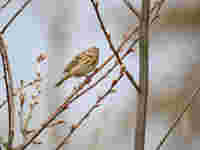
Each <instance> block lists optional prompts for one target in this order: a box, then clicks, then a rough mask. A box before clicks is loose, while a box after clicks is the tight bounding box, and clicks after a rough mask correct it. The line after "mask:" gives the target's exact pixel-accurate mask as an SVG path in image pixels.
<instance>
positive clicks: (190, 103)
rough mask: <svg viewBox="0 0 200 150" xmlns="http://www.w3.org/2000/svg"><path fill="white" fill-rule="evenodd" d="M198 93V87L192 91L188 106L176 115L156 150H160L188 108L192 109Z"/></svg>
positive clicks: (199, 90)
mask: <svg viewBox="0 0 200 150" xmlns="http://www.w3.org/2000/svg"><path fill="white" fill-rule="evenodd" d="M199 92H200V87H198V88H196V89H195V90H194V92H193V93H192V95H191V96H190V98H189V102H188V104H187V105H186V106H185V107H184V109H183V111H182V112H181V113H180V114H179V115H178V117H177V118H176V119H175V120H174V122H173V123H172V125H171V126H170V128H169V129H168V131H167V133H166V134H165V135H164V137H163V138H162V139H161V140H160V143H159V144H158V146H157V147H156V150H160V148H161V146H162V145H163V144H164V143H165V142H166V140H167V138H168V137H169V135H170V134H171V133H172V131H173V130H174V129H175V128H176V126H177V125H178V123H179V122H180V121H181V119H182V118H183V115H184V114H185V112H187V111H188V110H189V108H191V107H192V104H193V103H194V100H195V98H194V97H196V96H197V95H198V94H199Z"/></svg>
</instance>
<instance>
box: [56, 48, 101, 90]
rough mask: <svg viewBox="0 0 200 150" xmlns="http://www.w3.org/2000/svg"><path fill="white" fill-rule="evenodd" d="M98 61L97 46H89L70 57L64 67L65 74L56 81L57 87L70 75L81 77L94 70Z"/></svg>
mask: <svg viewBox="0 0 200 150" xmlns="http://www.w3.org/2000/svg"><path fill="white" fill-rule="evenodd" d="M98 62H99V48H96V47H91V48H88V49H87V50H85V51H83V52H81V53H80V54H78V55H77V56H75V57H73V58H72V61H71V62H70V63H69V64H67V65H66V66H65V68H64V72H63V73H64V74H65V76H64V77H63V78H62V79H61V80H60V81H58V82H57V83H56V87H59V86H60V85H61V84H62V83H63V82H64V81H65V80H67V79H69V78H71V77H83V76H86V75H87V74H88V73H90V72H92V71H94V70H95V68H96V66H97V64H98Z"/></svg>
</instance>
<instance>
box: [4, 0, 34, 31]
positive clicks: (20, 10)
mask: <svg viewBox="0 0 200 150" xmlns="http://www.w3.org/2000/svg"><path fill="white" fill-rule="evenodd" d="M31 1H32V0H27V1H26V2H25V3H24V5H23V6H22V7H21V8H20V9H19V10H18V11H17V12H16V13H15V15H14V16H13V17H12V18H11V19H10V20H9V21H8V23H7V24H6V25H5V26H4V27H3V29H2V31H1V34H4V33H5V31H6V30H7V28H8V27H9V26H10V25H11V24H12V22H13V21H14V20H15V18H16V17H17V16H18V15H19V14H20V13H21V12H23V10H24V8H25V7H26V6H27V5H28V4H29V3H31Z"/></svg>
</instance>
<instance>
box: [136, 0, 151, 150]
mask: <svg viewBox="0 0 200 150" xmlns="http://www.w3.org/2000/svg"><path fill="white" fill-rule="evenodd" d="M141 12H142V14H141V20H140V32H139V36H140V37H141V39H140V41H139V48H140V50H139V59H140V75H139V77H140V79H139V83H140V90H141V92H140V93H138V101H137V112H136V132H135V142H134V143H135V148H134V149H135V150H144V145H145V129H146V113H147V101H148V89H149V87H148V86H149V85H148V82H149V54H148V53H149V52H148V51H149V50H148V49H149V17H150V0H142V11H141Z"/></svg>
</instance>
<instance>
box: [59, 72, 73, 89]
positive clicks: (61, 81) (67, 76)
mask: <svg viewBox="0 0 200 150" xmlns="http://www.w3.org/2000/svg"><path fill="white" fill-rule="evenodd" d="M70 77H71V74H67V75H66V76H65V77H64V78H62V79H61V80H59V81H58V82H57V83H56V85H55V87H59V86H60V85H61V84H62V83H63V82H64V81H65V80H67V79H69V78H70Z"/></svg>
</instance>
